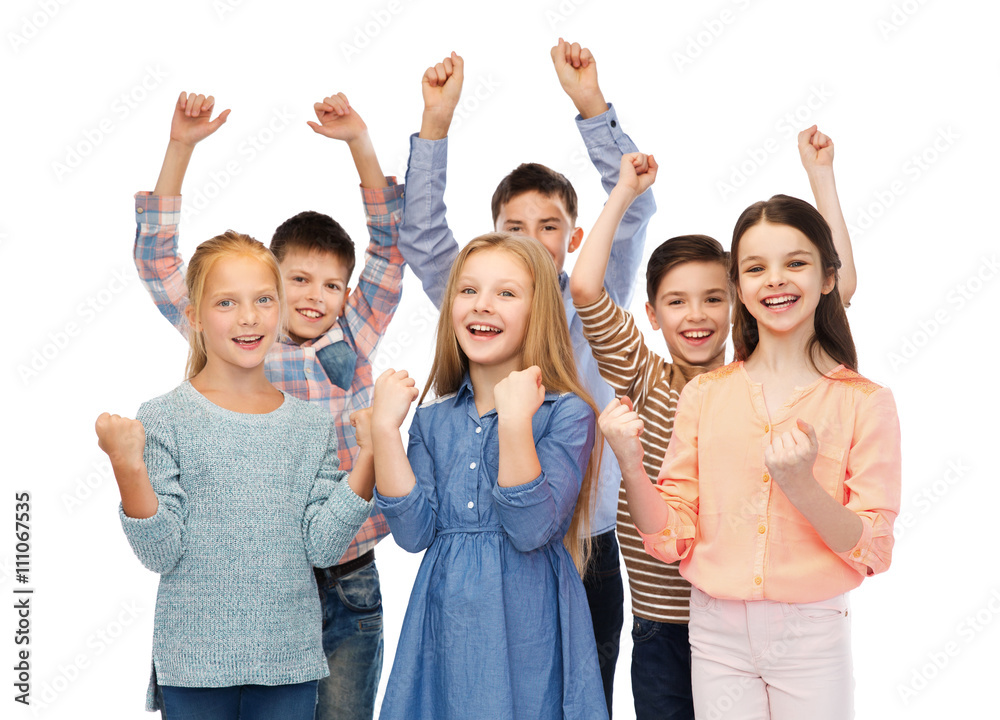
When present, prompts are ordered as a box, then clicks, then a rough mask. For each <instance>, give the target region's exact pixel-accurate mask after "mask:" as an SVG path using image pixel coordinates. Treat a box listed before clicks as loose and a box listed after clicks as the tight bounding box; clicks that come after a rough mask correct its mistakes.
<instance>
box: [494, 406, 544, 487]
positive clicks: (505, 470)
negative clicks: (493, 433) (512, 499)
mask: <svg viewBox="0 0 1000 720" xmlns="http://www.w3.org/2000/svg"><path fill="white" fill-rule="evenodd" d="M497 429H498V434H499V436H500V442H499V444H500V468H499V471H498V472H497V485H499V486H500V487H516V486H517V485H524V484H525V483H529V482H531V481H532V480H534V479H535V478H537V477H538V476H539V475H540V474H541V473H542V465H541V463H540V462H539V461H538V452H537V451H536V449H535V438H534V436H533V435H532V429H531V418H530V417H528V418H526V419H525V418H516V419H507V420H505V419H504V418H502V417H501V418H498V420H497Z"/></svg>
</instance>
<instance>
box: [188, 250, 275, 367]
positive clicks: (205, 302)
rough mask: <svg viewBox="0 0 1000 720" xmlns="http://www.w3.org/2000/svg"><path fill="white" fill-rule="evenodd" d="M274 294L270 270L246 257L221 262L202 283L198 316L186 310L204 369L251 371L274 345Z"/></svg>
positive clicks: (221, 260)
mask: <svg viewBox="0 0 1000 720" xmlns="http://www.w3.org/2000/svg"><path fill="white" fill-rule="evenodd" d="M278 297H279V294H278V288H277V285H276V283H275V276H274V274H273V273H272V272H271V269H270V268H269V267H268V266H267V265H265V264H264V263H262V262H261V261H260V260H256V259H254V258H251V257H246V256H239V257H222V258H219V259H218V260H216V261H215V263H214V264H213V265H212V268H211V270H209V272H208V275H207V276H206V277H205V287H204V290H203V292H202V297H201V304H200V305H199V307H198V309H197V312H196V311H195V308H194V307H193V306H188V309H187V316H188V320H189V322H190V324H191V327H192V328H193V329H194V330H195V331H196V332H200V333H201V334H202V338H203V340H204V344H205V354H206V355H207V357H208V362H207V365H206V367H209V368H212V369H213V370H214V371H216V372H218V371H220V370H223V369H225V368H227V367H228V368H230V369H242V370H248V369H254V368H257V367H258V366H260V365H262V363H263V362H264V356H265V355H266V354H267V351H268V349H269V348H270V347H271V345H272V344H273V343H274V341H275V339H276V338H277V335H278V328H279V327H280V324H281V308H280V305H279V303H278Z"/></svg>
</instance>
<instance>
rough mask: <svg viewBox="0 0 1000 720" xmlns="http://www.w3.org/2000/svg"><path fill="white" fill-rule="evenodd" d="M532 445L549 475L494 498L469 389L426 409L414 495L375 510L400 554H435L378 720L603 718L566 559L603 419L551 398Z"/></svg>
mask: <svg viewBox="0 0 1000 720" xmlns="http://www.w3.org/2000/svg"><path fill="white" fill-rule="evenodd" d="M532 425H533V432H534V438H535V447H536V450H537V452H538V459H539V461H540V463H541V466H542V473H541V475H539V477H537V478H535V479H534V480H532V481H531V482H529V483H527V484H525V485H521V486H519V487H516V488H500V487H498V486H497V483H496V480H497V471H498V469H499V438H498V436H497V415H496V411H495V410H491V411H490V412H488V413H486V414H485V415H483V416H482V417H479V414H478V412H477V411H476V406H475V402H474V399H473V394H472V386H471V384H470V383H469V379H468V377H466V379H465V382H464V383H463V385H462V387H461V388H460V389H459V390H458V392H456V393H454V394H451V395H446V396H444V397H442V398H439V399H437V400H435V401H433V402H431V403H428V404H426V405H424V406H421V407H420V408H418V409H417V411H416V414H415V415H414V418H413V422H412V424H411V426H410V433H409V434H410V441H409V450H408V455H409V459H410V465H411V466H412V468H413V472H414V475H415V476H416V480H417V484H416V487H415V488H414V489H413V491H412V492H410V494H409V495H406V496H405V497H401V498H386V497H382V496H379V497H378V502H379V506H380V508H381V509H382V511H383V512H384V514H385V517H386V519H387V520H388V522H389V527H390V528H391V529H392V534H393V538H394V539H395V540H396V542H397V543H398V544H399V545H400V546H402V547H403V548H405V549H406V550H409V551H410V552H419V551H421V550H424V549H425V548H426V553H425V554H424V558H423V562H422V563H421V565H420V570H419V572H418V573H417V578H416V580H415V581H414V584H413V591H412V594H411V595H410V603H409V606H408V607H407V609H406V617H405V618H404V620H403V628H402V632H401V633H400V638H399V644H398V647H397V651H396V659H395V662H394V663H393V666H392V672H391V674H390V676H389V684H388V687H387V688H386V693H385V700H384V702H383V704H382V712H381V715H380V717H381V718H383V720H394V719H396V718H399V719H400V720H403V719H404V718H405V719H406V720H410V719H412V718H434V719H435V720H441V719H447V718H456V719H457V718H462V719H463V720H464V719H465V718H470V717H488V718H496V719H498V720H499V719H504V718H509V719H510V720H514V719H515V718H516V719H517V720H523V719H524V718H607V706H606V705H605V701H604V692H603V689H602V685H601V675H600V670H599V667H598V661H597V650H596V646H595V643H594V633H593V628H592V625H591V621H590V611H589V609H588V606H587V597H586V593H585V591H584V589H583V583H582V582H581V580H580V576H579V574H578V573H577V571H576V568H575V567H574V565H573V561H572V559H571V558H570V555H569V553H568V552H567V551H566V549H565V548H564V547H563V545H562V539H563V536H564V535H565V533H566V530H567V528H568V526H569V522H570V519H571V517H572V515H573V509H574V507H575V505H576V500H577V496H578V495H579V491H580V484H581V481H582V478H583V473H584V471H585V469H586V467H587V462H588V459H589V456H590V451H591V448H592V446H593V443H594V425H595V418H594V413H593V412H592V410H591V409H590V407H589V406H588V405H587V404H586V403H585V402H583V401H582V400H581V399H580V398H578V397H577V396H575V395H572V394H565V395H555V394H547V395H546V396H545V400H544V402H543V403H542V406H541V407H540V408H539V409H538V411H537V412H536V413H535V415H534V418H533V421H532Z"/></svg>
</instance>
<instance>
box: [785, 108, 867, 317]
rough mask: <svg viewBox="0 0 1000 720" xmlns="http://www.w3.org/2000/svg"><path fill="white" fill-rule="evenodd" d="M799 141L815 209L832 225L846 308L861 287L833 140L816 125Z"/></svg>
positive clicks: (842, 298) (802, 134)
mask: <svg viewBox="0 0 1000 720" xmlns="http://www.w3.org/2000/svg"><path fill="white" fill-rule="evenodd" d="M798 142H799V156H800V157H801V158H802V166H803V167H804V168H805V169H806V175H808V176H809V186H810V187H811V188H812V192H813V197H814V198H815V199H816V209H817V210H819V213H820V215H822V216H823V217H824V219H825V220H826V222H827V224H828V225H829V226H830V232H832V233H833V244H834V246H835V247H836V248H837V254H838V255H839V256H840V262H841V266H840V299H841V300H842V301H843V303H844V306H845V307H846V306H848V305H850V304H851V297H852V296H853V295H854V291H855V290H856V289H857V287H858V273H857V270H856V269H855V266H854V250H853V249H852V247H851V235H850V233H849V232H848V231H847V222H846V221H845V220H844V212H843V210H842V209H841V207H840V198H839V197H838V195H837V184H836V182H835V181H834V177H833V140H831V139H830V138H829V137H827V136H826V135H824V134H823V133H821V132H820V131H819V130H818V129H817V128H816V126H815V125H813V126H812V127H810V128H806V129H805V130H803V131H802V132H800V133H799V138H798Z"/></svg>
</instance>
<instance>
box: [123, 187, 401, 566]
mask: <svg viewBox="0 0 1000 720" xmlns="http://www.w3.org/2000/svg"><path fill="white" fill-rule="evenodd" d="M388 180H389V187H387V188H362V189H361V195H362V199H363V200H364V204H365V215H366V218H367V222H368V233H369V235H370V236H371V244H370V245H369V246H368V250H367V252H366V254H365V266H364V269H363V270H362V271H361V275H360V277H359V278H358V287H357V288H356V289H355V291H354V292H352V293H351V295H350V296H349V297H348V300H347V307H346V308H345V311H344V315H343V317H341V318H339V319H338V320H337V322H336V323H334V325H333V327H332V328H330V329H329V330H328V331H327V332H326V334H324V335H322V336H320V337H318V338H316V339H315V340H311V341H307V342H305V343H303V344H302V345H296V344H295V343H294V342H292V341H291V340H290V339H289V338H287V337H283V338H280V339H279V340H278V342H276V343H275V344H274V346H272V348H271V350H270V351H269V352H268V354H267V360H266V361H265V370H266V372H267V378H268V380H270V381H271V382H272V383H274V384H275V385H276V386H277V387H279V388H281V389H282V390H284V391H285V392H287V393H288V394H290V395H294V396H295V397H297V398H301V399H302V400H308V401H310V402H314V403H318V404H320V405H322V406H323V407H325V408H327V409H328V410H329V412H330V415H331V416H332V417H333V418H334V420H335V421H336V422H335V425H336V427H337V440H338V443H337V444H338V450H337V452H338V455H339V458H340V467H341V468H342V469H343V470H346V471H348V472H350V470H351V468H352V467H353V465H354V458H355V457H356V456H357V443H356V442H355V439H354V430H353V428H351V423H350V420H349V416H350V414H351V413H352V412H354V411H355V410H360V409H362V408H366V407H368V406H369V405H371V395H372V388H373V386H374V380H373V379H372V365H371V361H372V358H373V357H374V355H375V350H376V348H377V347H378V341H379V339H380V338H381V337H382V333H384V332H385V329H386V327H387V326H388V324H389V320H391V319H392V315H393V313H395V312H396V306H397V305H399V298H400V295H401V294H402V283H403V256H402V255H400V254H399V250H398V249H397V247H396V243H397V240H398V237H399V224H400V223H401V222H402V214H403V186H402V185H397V184H396V180H395V178H388ZM180 217H181V198H180V196H160V195H151V194H150V193H147V192H140V193H137V194H136V196H135V222H136V235H135V265H136V268H138V270H139V278H140V279H141V280H142V283H143V284H144V285H145V286H146V289H147V290H149V294H150V295H152V297H153V302H155V303H156V307H157V308H158V309H159V311H160V312H161V313H162V314H163V316H164V317H165V318H167V320H169V321H170V322H171V324H173V326H174V327H175V328H177V329H178V330H179V331H180V332H181V334H183V335H184V336H185V337H187V333H188V322H187V318H186V317H185V316H184V309H185V308H186V307H187V305H188V297H187V286H186V285H185V282H184V272H185V266H184V262H183V260H182V259H181V256H180V254H179V252H178V250H177V224H178V222H179V221H180ZM340 341H344V342H345V343H346V344H347V346H348V347H350V349H351V350H352V351H353V352H356V353H357V365H356V366H355V372H354V378H353V382H352V383H351V386H350V387H349V388H348V389H347V390H343V389H341V388H339V387H337V386H336V385H334V384H333V383H332V382H330V381H329V379H328V378H327V374H326V371H325V370H324V369H323V365H322V364H321V363H320V361H319V359H318V358H317V353H318V352H320V351H321V350H323V349H324V348H326V347H329V346H331V345H333V344H334V343H338V342H340ZM388 534H389V526H388V525H387V524H386V522H385V518H384V517H383V516H382V514H381V513H380V512H378V511H377V510H376V511H373V512H372V515H371V517H370V518H369V519H368V520H366V521H365V524H364V525H363V526H362V527H361V530H360V531H359V532H358V534H357V536H355V538H354V540H352V541H351V544H350V546H349V547H348V548H347V551H346V552H345V553H344V555H343V557H341V558H340V562H347V561H348V560H353V559H354V558H356V557H359V556H360V555H363V554H364V553H366V552H368V551H369V550H370V549H372V548H373V547H375V544H376V543H378V541H379V540H381V539H382V538H384V537H385V536H386V535H388Z"/></svg>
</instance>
